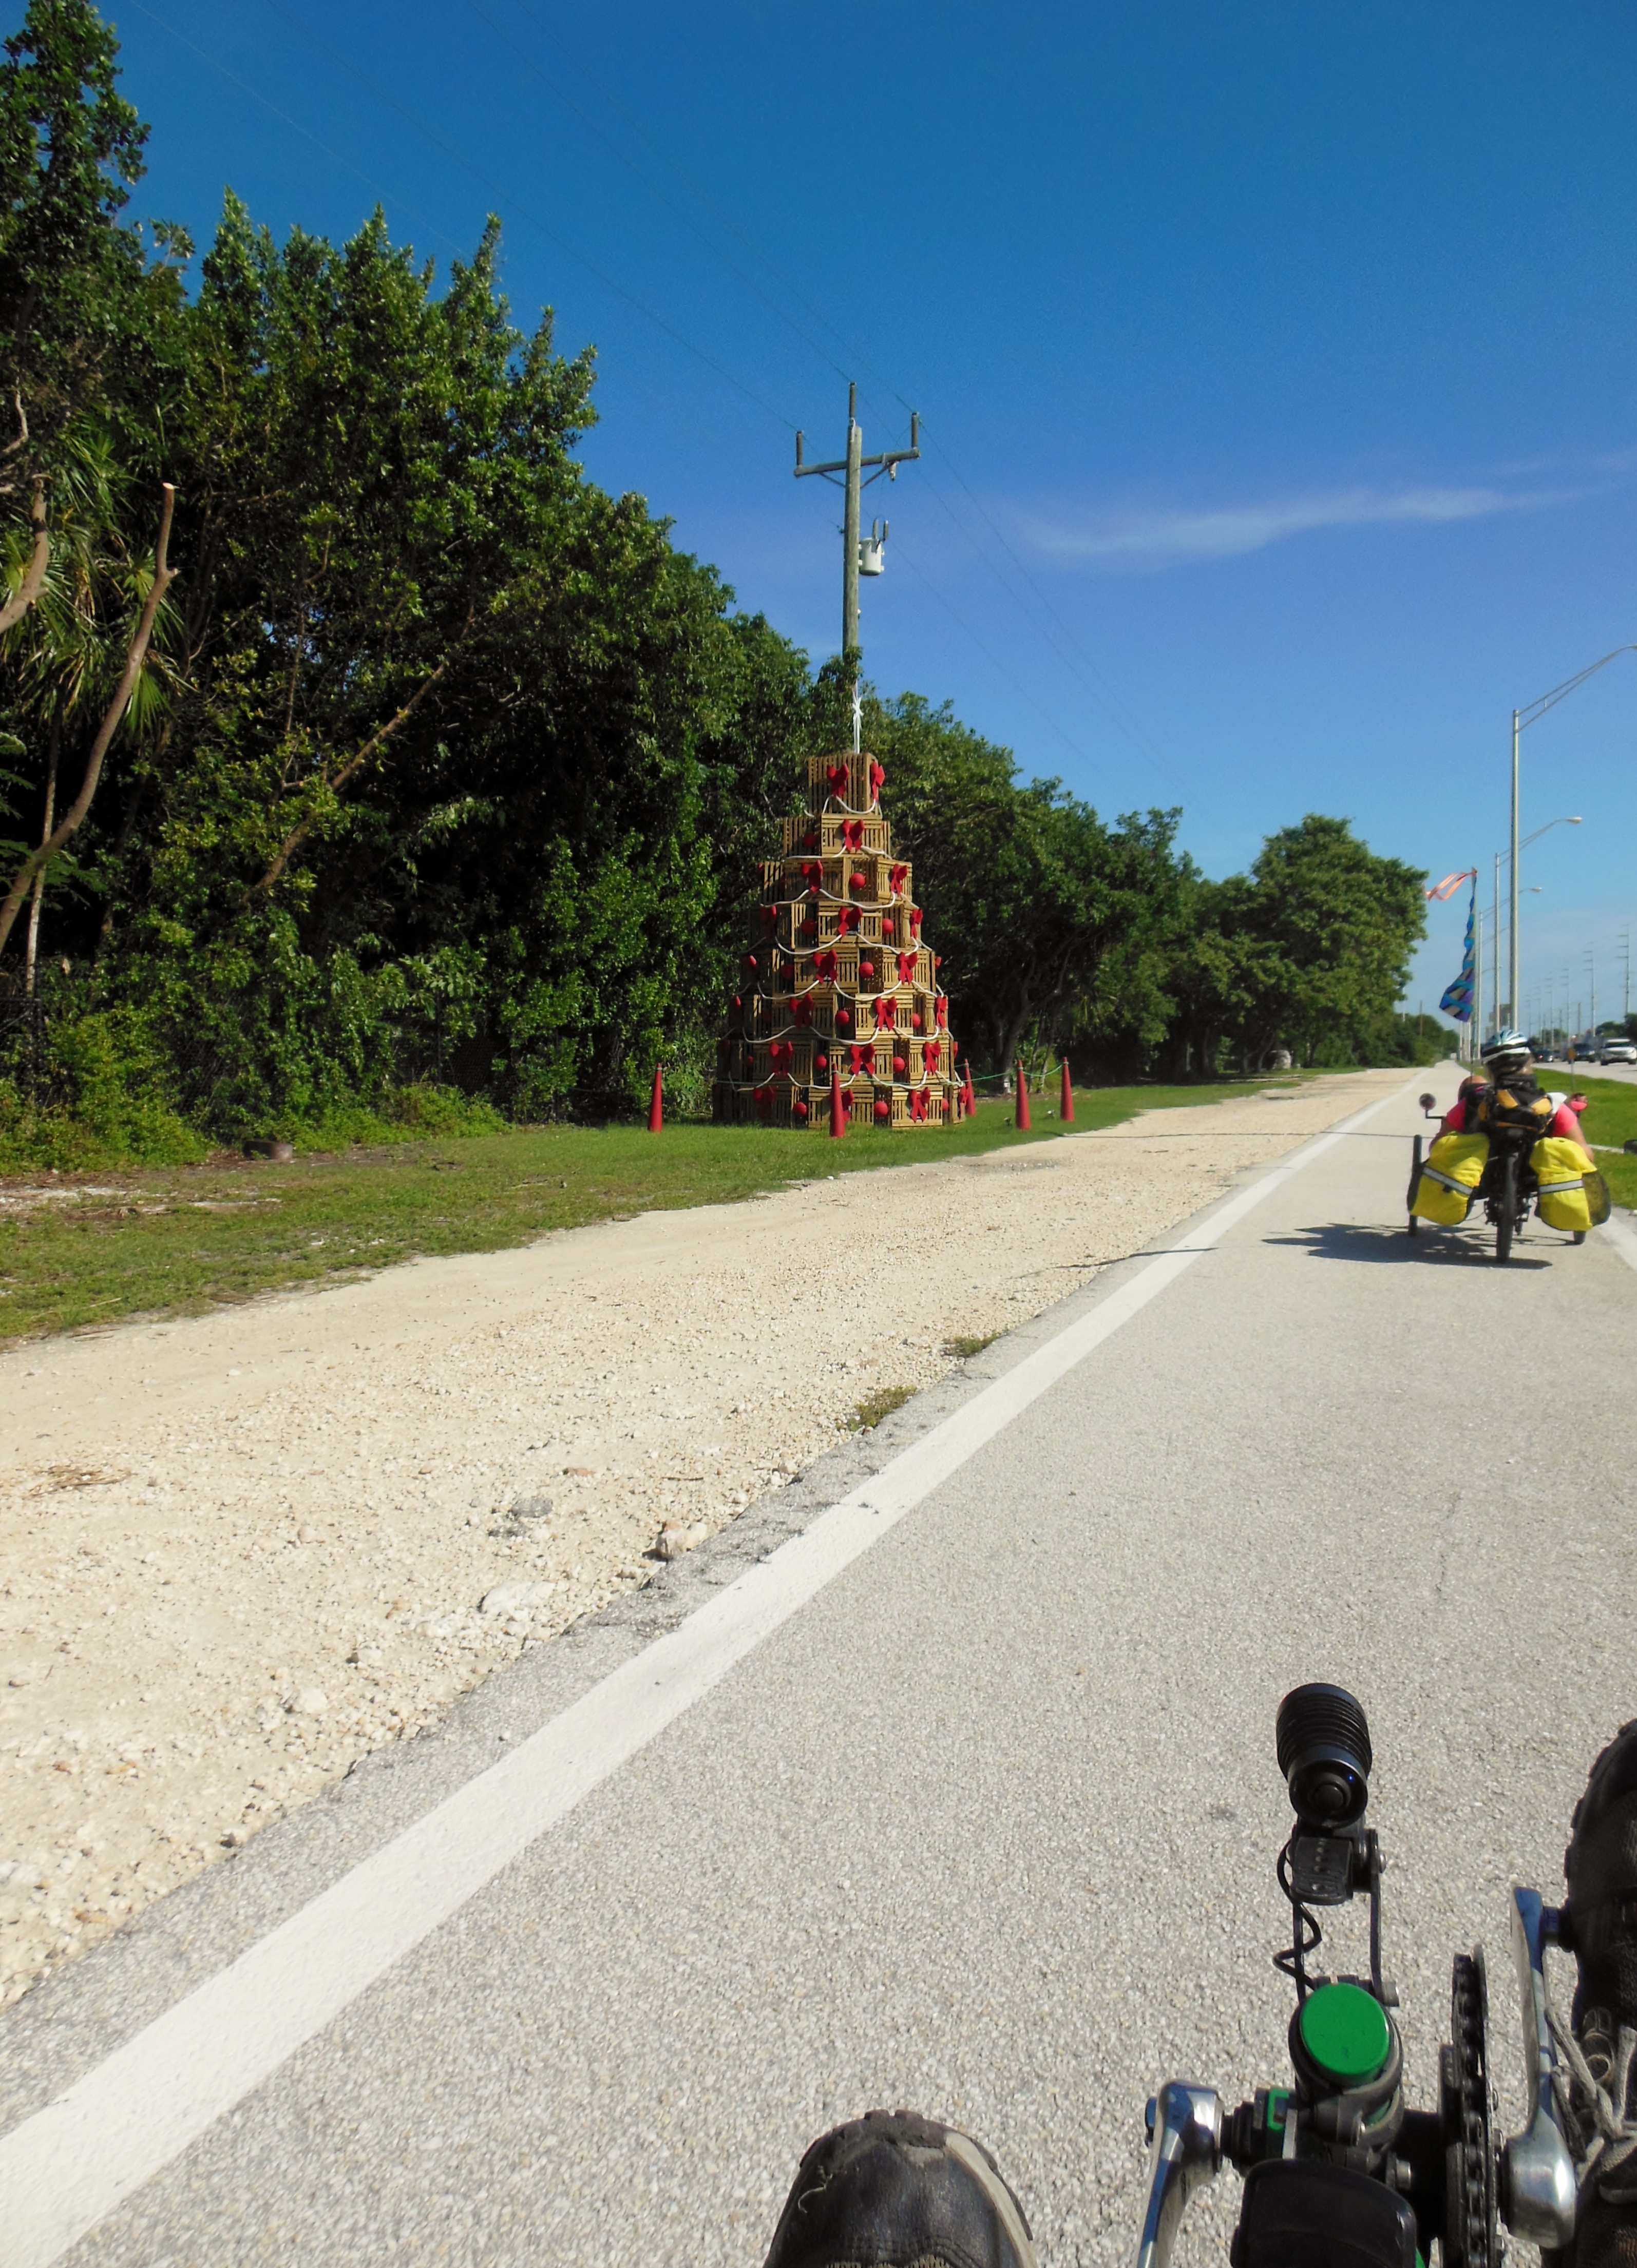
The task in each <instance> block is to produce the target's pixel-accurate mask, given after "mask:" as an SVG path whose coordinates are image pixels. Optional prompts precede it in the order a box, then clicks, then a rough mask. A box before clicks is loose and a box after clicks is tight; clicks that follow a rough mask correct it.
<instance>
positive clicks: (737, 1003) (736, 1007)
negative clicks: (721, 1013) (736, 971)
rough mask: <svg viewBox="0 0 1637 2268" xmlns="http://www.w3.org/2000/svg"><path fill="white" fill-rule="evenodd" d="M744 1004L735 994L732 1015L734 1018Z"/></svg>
mask: <svg viewBox="0 0 1637 2268" xmlns="http://www.w3.org/2000/svg"><path fill="white" fill-rule="evenodd" d="M744 1005H745V1004H744V1002H743V1001H742V1000H741V998H740V997H739V995H738V993H737V992H735V993H734V1015H735V1016H736V1015H737V1014H738V1013H739V1011H740V1010H741V1008H742V1007H743V1006H744Z"/></svg>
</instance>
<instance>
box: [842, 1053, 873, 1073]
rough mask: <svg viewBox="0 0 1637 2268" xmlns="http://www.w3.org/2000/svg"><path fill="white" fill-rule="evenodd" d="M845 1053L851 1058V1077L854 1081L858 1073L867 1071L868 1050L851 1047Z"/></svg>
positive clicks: (868, 1062) (868, 1066)
mask: <svg viewBox="0 0 1637 2268" xmlns="http://www.w3.org/2000/svg"><path fill="white" fill-rule="evenodd" d="M847 1053H848V1054H849V1055H850V1056H851V1057H852V1076H853V1077H854V1079H857V1077H858V1076H859V1072H860V1071H868V1070H869V1068H870V1050H869V1049H868V1048H859V1047H852V1048H849V1049H848V1050H847Z"/></svg>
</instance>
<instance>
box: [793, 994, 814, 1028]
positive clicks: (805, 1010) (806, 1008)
mask: <svg viewBox="0 0 1637 2268" xmlns="http://www.w3.org/2000/svg"><path fill="white" fill-rule="evenodd" d="M790 1020H791V1022H792V1023H793V1024H800V1025H801V1026H803V1027H806V1026H807V1025H808V1024H810V1023H811V1022H812V1021H813V1003H812V1002H811V1000H809V999H807V997H806V996H805V995H803V997H802V998H800V1000H793V1001H792V1002H791V1004H790Z"/></svg>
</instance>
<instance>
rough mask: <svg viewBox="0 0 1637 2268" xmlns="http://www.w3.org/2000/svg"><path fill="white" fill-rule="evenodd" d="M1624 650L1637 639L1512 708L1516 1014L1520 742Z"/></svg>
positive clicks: (1636, 649)
mask: <svg viewBox="0 0 1637 2268" xmlns="http://www.w3.org/2000/svg"><path fill="white" fill-rule="evenodd" d="M1623 653H1637V639H1628V640H1627V641H1626V644H1624V645H1617V646H1616V647H1615V649H1614V651H1613V652H1611V653H1605V654H1604V656H1603V658H1602V659H1601V660H1598V661H1594V662H1592V663H1590V664H1589V666H1587V667H1586V668H1584V669H1582V670H1580V671H1579V672H1577V673H1576V674H1575V675H1574V676H1573V677H1566V678H1565V679H1564V681H1563V682H1562V684H1561V685H1554V686H1553V687H1552V690H1551V692H1550V693H1543V694H1541V695H1540V696H1539V697H1538V698H1537V700H1534V701H1526V702H1525V703H1524V704H1523V707H1522V708H1521V709H1515V710H1514V711H1512V936H1511V941H1510V950H1509V952H1508V969H1509V973H1510V976H1511V982H1512V998H1511V1001H1510V1003H1509V1004H1508V1005H1509V1011H1510V1013H1511V1014H1512V1015H1514V1016H1515V1015H1516V1013H1517V985H1518V976H1517V972H1518V942H1519V940H1518V933H1517V887H1518V871H1517V854H1518V852H1519V851H1520V850H1521V849H1522V847H1523V846H1522V845H1521V844H1520V843H1519V842H1518V839H1517V825H1518V742H1519V740H1520V739H1521V738H1522V736H1523V732H1524V730H1525V729H1526V727H1527V726H1529V725H1533V724H1536V723H1537V722H1538V720H1539V719H1540V718H1542V717H1544V716H1545V713H1546V711H1547V710H1548V709H1555V708H1556V707H1557V705H1558V703H1559V702H1560V701H1566V700H1567V698H1568V696H1569V695H1570V694H1571V693H1573V692H1574V690H1575V689H1576V688H1577V687H1579V686H1582V685H1584V683H1585V682H1586V680H1587V679H1588V678H1589V677H1595V676H1596V674H1597V672H1598V671H1599V670H1600V669H1606V668H1607V667H1608V666H1609V664H1610V663H1611V661H1618V660H1619V658H1620V656H1621V655H1622V654H1623Z"/></svg>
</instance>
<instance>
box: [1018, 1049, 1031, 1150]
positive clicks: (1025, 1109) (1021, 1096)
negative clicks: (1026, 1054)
mask: <svg viewBox="0 0 1637 2268" xmlns="http://www.w3.org/2000/svg"><path fill="white" fill-rule="evenodd" d="M1017 1126H1018V1131H1019V1133H1021V1134H1027V1133H1029V1131H1030V1127H1029V1073H1028V1072H1027V1071H1025V1070H1024V1068H1023V1058H1022V1057H1021V1056H1020V1057H1018V1059H1017Z"/></svg>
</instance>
